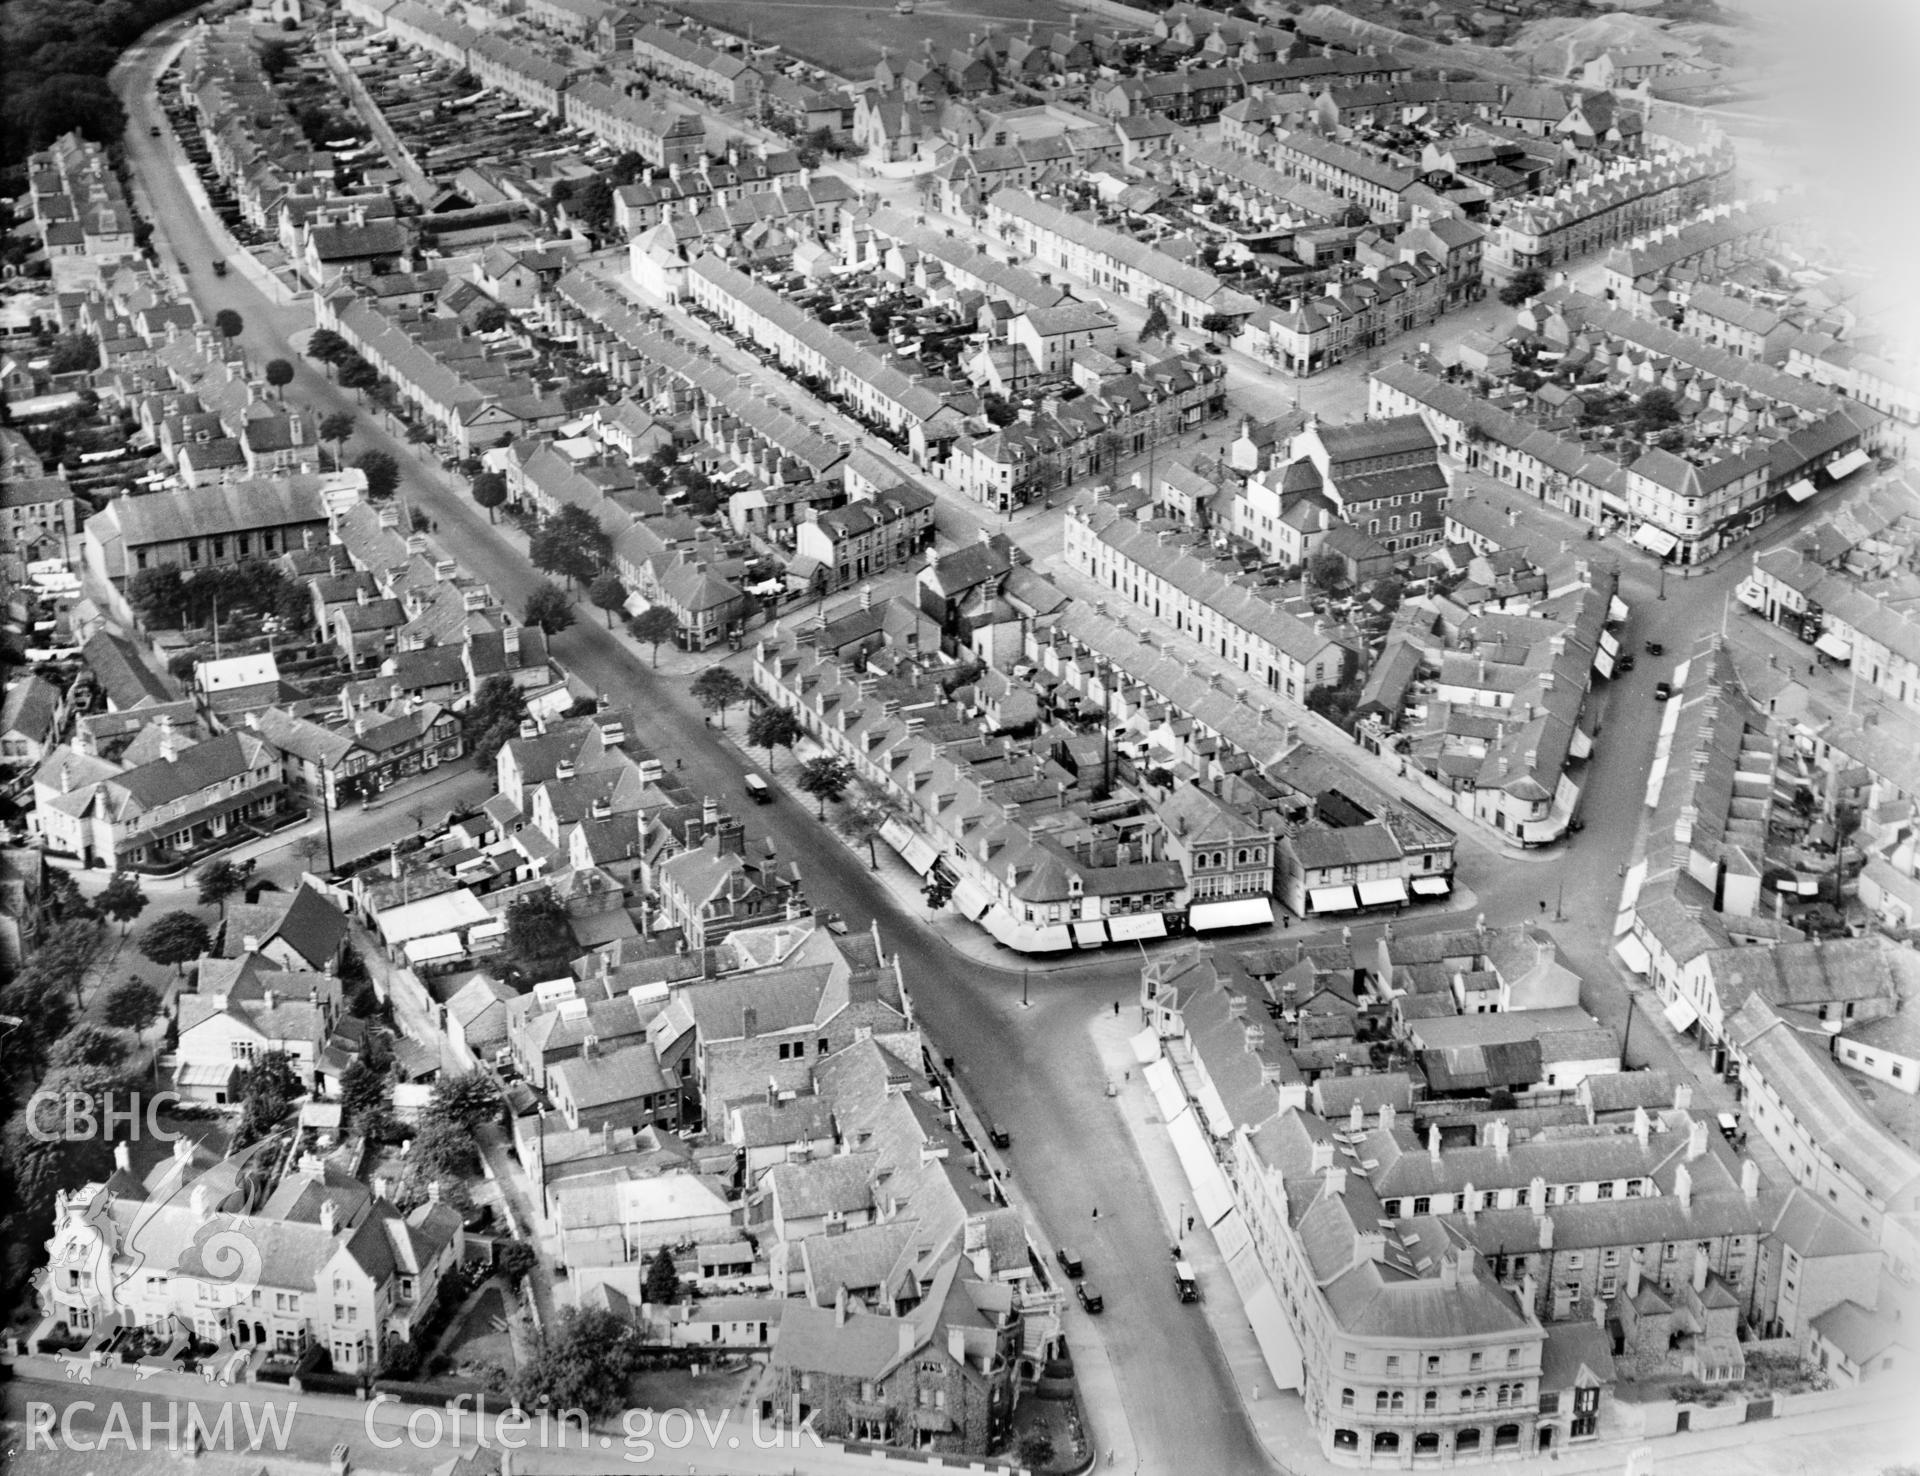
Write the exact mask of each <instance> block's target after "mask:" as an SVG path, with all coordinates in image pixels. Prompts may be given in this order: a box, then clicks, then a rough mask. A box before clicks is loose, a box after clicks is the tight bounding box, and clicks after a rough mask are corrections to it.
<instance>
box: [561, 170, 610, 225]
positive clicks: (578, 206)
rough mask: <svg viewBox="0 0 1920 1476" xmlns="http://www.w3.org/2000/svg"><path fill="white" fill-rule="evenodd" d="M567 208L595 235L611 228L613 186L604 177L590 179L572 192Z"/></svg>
mask: <svg viewBox="0 0 1920 1476" xmlns="http://www.w3.org/2000/svg"><path fill="white" fill-rule="evenodd" d="M567 208H568V210H569V211H571V212H572V214H573V217H574V219H575V220H577V221H579V222H580V223H581V224H582V225H584V226H585V227H586V228H587V229H588V230H589V231H591V232H593V233H594V234H595V235H600V234H602V233H604V232H605V231H608V230H610V229H612V226H613V186H612V184H610V183H609V182H608V181H607V180H605V179H600V178H596V179H590V180H588V181H587V182H586V183H585V184H584V185H582V186H580V187H579V188H578V189H576V190H575V191H574V192H573V196H572V198H571V199H570V200H569V201H568V202H567Z"/></svg>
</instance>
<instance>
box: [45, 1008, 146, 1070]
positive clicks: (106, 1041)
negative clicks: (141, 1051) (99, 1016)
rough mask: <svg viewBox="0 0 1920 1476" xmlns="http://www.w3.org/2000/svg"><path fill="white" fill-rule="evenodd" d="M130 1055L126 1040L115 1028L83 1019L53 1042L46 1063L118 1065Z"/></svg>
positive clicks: (58, 1065)
mask: <svg viewBox="0 0 1920 1476" xmlns="http://www.w3.org/2000/svg"><path fill="white" fill-rule="evenodd" d="M126 1059H127V1042H126V1040H125V1038H124V1037H122V1036H121V1035H119V1034H117V1033H116V1032H114V1031H112V1030H107V1029H103V1028H102V1027H101V1026H98V1025H93V1024H89V1023H88V1022H86V1021H84V1020H83V1021H82V1022H81V1023H80V1024H78V1025H76V1026H74V1027H73V1029H71V1030H69V1031H68V1032H67V1033H66V1034H65V1035H63V1036H61V1037H60V1038H59V1039H58V1040H56V1041H55V1042H54V1043H53V1049H52V1050H50V1051H48V1052H47V1064H48V1065H49V1066H52V1067H55V1068H58V1067H61V1066H106V1067H116V1066H119V1065H120V1064H121V1063H122V1062H123V1061H125V1060H126Z"/></svg>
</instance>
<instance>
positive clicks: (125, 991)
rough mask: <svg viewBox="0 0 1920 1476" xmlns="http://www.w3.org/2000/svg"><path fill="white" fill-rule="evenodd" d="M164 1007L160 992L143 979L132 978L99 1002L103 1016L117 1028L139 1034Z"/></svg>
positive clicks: (156, 1018)
mask: <svg viewBox="0 0 1920 1476" xmlns="http://www.w3.org/2000/svg"><path fill="white" fill-rule="evenodd" d="M162 1008H164V1006H163V1005H162V1003H161V999H160V991H159V990H157V989H155V988H154V987H153V986H152V985H151V984H149V983H147V982H146V981H145V980H143V979H129V980H127V982H126V983H124V984H116V985H114V986H113V988H111V989H109V990H108V991H107V997H106V998H105V999H104V1000H102V1001H101V1004H100V1018H101V1019H103V1020H105V1021H106V1022H107V1023H108V1024H109V1025H111V1026H113V1028H114V1029H116V1030H131V1031H132V1032H133V1033H134V1034H135V1035H138V1034H140V1033H141V1032H142V1031H144V1030H145V1029H146V1028H147V1027H148V1026H149V1025H151V1024H152V1023H153V1022H154V1021H155V1020H158V1019H159V1018H160V1011H161V1009H162Z"/></svg>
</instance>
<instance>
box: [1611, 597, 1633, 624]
mask: <svg viewBox="0 0 1920 1476" xmlns="http://www.w3.org/2000/svg"><path fill="white" fill-rule="evenodd" d="M1630 613H1631V612H1630V611H1629V610H1628V609H1627V602H1626V601H1625V600H1623V599H1621V598H1620V596H1619V595H1615V596H1614V597H1613V598H1612V599H1610V600H1608V601H1607V619H1609V620H1611V621H1613V622H1614V623H1615V624H1616V625H1617V624H1618V623H1619V622H1620V621H1622V620H1625V619H1626V618H1627V616H1628V615H1629V614H1630Z"/></svg>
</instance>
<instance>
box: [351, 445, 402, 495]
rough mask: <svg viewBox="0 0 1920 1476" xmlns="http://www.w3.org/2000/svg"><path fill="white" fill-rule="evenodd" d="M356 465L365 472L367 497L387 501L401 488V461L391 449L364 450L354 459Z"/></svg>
mask: <svg viewBox="0 0 1920 1476" xmlns="http://www.w3.org/2000/svg"><path fill="white" fill-rule="evenodd" d="M353 464H354V467H355V468H356V469H357V470H359V471H361V472H363V473H365V475H366V478H367V497H368V498H369V500H371V501H373V502H385V501H386V500H387V499H388V498H389V497H391V496H393V494H394V493H395V492H396V491H398V490H399V488H400V463H399V461H398V460H396V459H395V457H394V455H393V453H392V452H390V451H362V452H361V453H360V454H359V455H358V456H356V457H354V459H353Z"/></svg>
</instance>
